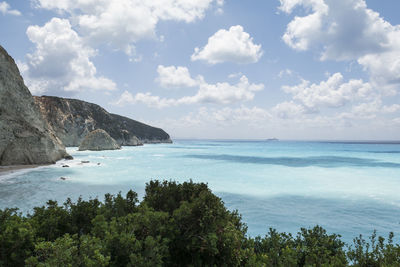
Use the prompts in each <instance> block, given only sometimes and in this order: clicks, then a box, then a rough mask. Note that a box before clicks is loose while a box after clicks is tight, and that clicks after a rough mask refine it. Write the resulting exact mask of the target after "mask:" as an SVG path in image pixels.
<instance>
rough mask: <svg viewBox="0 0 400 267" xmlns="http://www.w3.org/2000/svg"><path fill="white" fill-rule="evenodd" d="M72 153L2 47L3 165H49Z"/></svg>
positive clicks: (0, 157)
mask: <svg viewBox="0 0 400 267" xmlns="http://www.w3.org/2000/svg"><path fill="white" fill-rule="evenodd" d="M66 156H68V154H67V153H66V151H65V147H64V146H63V145H62V143H61V142H60V140H59V139H57V137H56V136H54V135H53V134H52V132H51V131H50V130H49V129H48V127H47V124H46V123H45V122H44V120H43V118H42V116H41V114H40V112H39V109H38V108H37V106H36V105H35V102H34V100H33V97H32V95H31V93H30V92H29V90H28V88H27V87H26V86H25V84H24V81H23V79H22V77H21V75H20V73H19V70H18V67H17V65H16V64H15V62H14V60H13V59H12V57H11V56H10V55H8V53H7V51H6V50H5V49H4V48H3V47H1V46H0V165H22V164H47V163H54V162H55V161H57V160H59V159H61V158H64V157H66Z"/></svg>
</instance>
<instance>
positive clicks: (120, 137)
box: [34, 96, 172, 146]
mask: <svg viewBox="0 0 400 267" xmlns="http://www.w3.org/2000/svg"><path fill="white" fill-rule="evenodd" d="M34 98H35V101H36V104H37V105H38V106H39V107H40V111H41V113H42V115H43V117H44V118H45V120H46V121H47V123H48V125H49V127H51V128H52V129H53V131H54V133H55V135H56V136H57V137H59V138H60V139H61V141H62V142H63V144H64V145H65V146H79V145H80V143H81V142H82V140H83V139H84V138H85V136H86V135H87V134H88V133H89V132H91V131H93V130H96V129H103V130H105V131H106V132H107V133H108V134H109V135H110V136H111V137H112V138H114V139H115V140H116V141H117V143H118V144H119V145H120V146H137V145H142V144H143V143H171V142H172V141H171V139H170V137H169V135H168V134H167V133H166V132H165V131H164V130H162V129H160V128H155V127H152V126H149V125H146V124H144V123H141V122H138V121H135V120H132V119H129V118H126V117H123V116H119V115H116V114H111V113H108V112H107V111H106V110H105V109H103V108H102V107H100V106H99V105H96V104H92V103H88V102H85V101H81V100H77V99H68V98H60V97H54V96H41V97H36V96H35V97H34Z"/></svg>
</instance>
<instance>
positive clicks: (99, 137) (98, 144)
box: [79, 129, 121, 151]
mask: <svg viewBox="0 0 400 267" xmlns="http://www.w3.org/2000/svg"><path fill="white" fill-rule="evenodd" d="M116 149H121V147H120V146H119V145H118V143H117V141H115V139H114V138H112V137H111V136H110V135H109V134H108V133H107V132H106V131H104V130H102V129H97V130H94V131H93V132H90V133H89V134H88V135H86V137H85V139H83V141H82V143H81V145H80V146H79V151H83V150H94V151H100V150H116Z"/></svg>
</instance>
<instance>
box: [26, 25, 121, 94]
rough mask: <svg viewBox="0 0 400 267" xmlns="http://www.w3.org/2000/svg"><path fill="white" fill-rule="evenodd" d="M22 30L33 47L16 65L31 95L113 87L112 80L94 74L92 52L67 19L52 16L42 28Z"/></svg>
mask: <svg viewBox="0 0 400 267" xmlns="http://www.w3.org/2000/svg"><path fill="white" fill-rule="evenodd" d="M26 33H27V35H28V38H29V40H30V41H31V42H33V43H34V44H35V46H36V49H35V51H34V52H33V53H31V54H27V56H26V63H19V66H20V67H21V72H22V74H23V76H24V78H25V80H26V83H27V85H28V87H29V88H30V90H31V91H32V93H33V94H40V93H44V92H46V91H51V90H55V91H57V90H59V91H72V92H73V91H80V90H85V89H89V90H114V89H116V84H115V83H114V82H113V81H111V80H110V79H107V78H105V77H101V76H100V77H99V76H97V70H96V67H95V66H94V64H93V62H92V61H90V58H91V57H93V56H95V54H96V51H95V50H93V49H92V48H90V47H88V46H86V45H85V44H84V43H83V41H82V39H81V37H80V36H79V35H78V34H77V33H76V32H75V31H74V30H73V29H71V24H70V23H69V21H68V20H66V19H59V18H53V19H52V20H50V21H49V22H48V23H46V24H45V25H44V26H43V27H40V26H29V27H28V29H27V32H26Z"/></svg>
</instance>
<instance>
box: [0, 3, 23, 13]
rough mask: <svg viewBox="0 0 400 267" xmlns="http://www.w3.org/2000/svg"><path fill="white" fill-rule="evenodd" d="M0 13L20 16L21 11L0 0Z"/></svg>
mask: <svg viewBox="0 0 400 267" xmlns="http://www.w3.org/2000/svg"><path fill="white" fill-rule="evenodd" d="M0 13H2V14H3V15H14V16H21V12H19V11H18V10H16V9H11V7H10V5H9V4H8V3H7V2H5V1H3V2H0Z"/></svg>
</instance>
